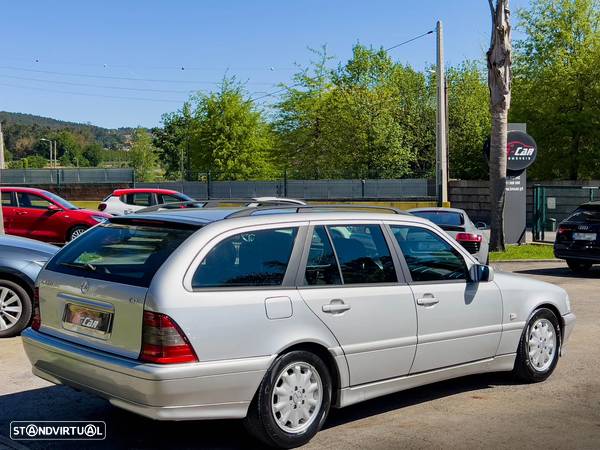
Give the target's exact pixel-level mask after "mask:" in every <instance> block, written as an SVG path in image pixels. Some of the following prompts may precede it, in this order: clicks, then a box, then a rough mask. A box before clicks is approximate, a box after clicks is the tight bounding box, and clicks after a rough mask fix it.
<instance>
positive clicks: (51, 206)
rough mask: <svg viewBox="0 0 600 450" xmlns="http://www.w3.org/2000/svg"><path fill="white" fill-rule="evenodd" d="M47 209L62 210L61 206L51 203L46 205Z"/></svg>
mask: <svg viewBox="0 0 600 450" xmlns="http://www.w3.org/2000/svg"><path fill="white" fill-rule="evenodd" d="M48 211H52V212H58V211H62V208H59V207H58V206H56V205H54V204H52V205H48Z"/></svg>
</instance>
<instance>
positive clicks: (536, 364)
mask: <svg viewBox="0 0 600 450" xmlns="http://www.w3.org/2000/svg"><path fill="white" fill-rule="evenodd" d="M556 342H557V339H556V330H555V329H554V325H552V322H550V321H549V320H548V319H538V320H536V321H535V322H534V323H533V325H532V326H531V328H530V329H529V339H528V346H529V362H530V363H531V366H532V367H533V368H534V370H536V371H537V372H545V371H546V370H548V368H549V367H550V366H551V365H552V361H553V360H554V354H555V352H556Z"/></svg>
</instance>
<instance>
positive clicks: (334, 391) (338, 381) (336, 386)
mask: <svg viewBox="0 0 600 450" xmlns="http://www.w3.org/2000/svg"><path fill="white" fill-rule="evenodd" d="M293 351H306V352H309V353H313V354H315V355H317V356H318V357H319V358H321V359H322V360H323V362H324V363H325V365H326V366H327V369H328V370H329V374H330V376H331V384H332V386H331V405H332V406H335V405H338V404H339V403H338V401H339V396H340V392H341V388H342V378H341V377H342V374H341V372H340V368H339V366H338V363H337V362H336V360H335V358H334V356H333V354H332V353H331V352H330V351H329V350H328V349H327V347H325V346H324V345H322V344H319V343H317V342H309V341H307V342H299V343H295V344H292V345H290V346H288V347H285V348H284V349H282V350H281V351H280V352H279V353H278V356H279V355H285V354H286V353H290V352H293Z"/></svg>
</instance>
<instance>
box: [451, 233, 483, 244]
mask: <svg viewBox="0 0 600 450" xmlns="http://www.w3.org/2000/svg"><path fill="white" fill-rule="evenodd" d="M481 239H482V237H481V235H480V234H475V233H457V234H456V240H457V241H459V242H481Z"/></svg>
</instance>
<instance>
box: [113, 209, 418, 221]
mask: <svg viewBox="0 0 600 450" xmlns="http://www.w3.org/2000/svg"><path fill="white" fill-rule="evenodd" d="M351 207H352V205H349V208H351ZM323 208H324V209H325V208H326V206H323ZM248 209H249V208H197V209H196V208H189V209H188V208H186V209H183V208H182V209H176V210H160V211H153V212H148V213H141V214H135V215H133V214H132V215H127V216H119V217H118V218H116V221H118V222H119V223H123V222H127V221H137V220H140V221H143V220H156V221H166V222H173V223H182V224H188V225H198V226H203V225H208V224H210V223H213V222H220V221H225V219H226V220H227V222H230V221H231V223H232V226H234V225H233V224H234V223H235V224H236V225H235V226H238V225H240V224H241V223H242V222H244V223H246V222H247V223H248V224H269V223H281V222H290V221H293V222H306V221H319V220H327V221H328V220H349V221H356V220H363V221H379V220H386V221H389V220H391V221H398V220H401V221H408V222H415V223H425V224H429V223H430V222H429V221H428V220H427V219H423V218H421V217H418V216H413V215H412V214H390V213H389V212H383V213H382V212H362V211H321V212H314V211H310V210H307V211H306V212H296V209H295V208H287V209H286V207H285V206H282V207H273V208H270V209H267V210H261V209H260V208H252V212H253V213H255V214H251V215H243V216H238V217H231V218H228V216H230V215H231V214H233V213H237V212H241V211H246V210H248ZM234 221H235V222H234Z"/></svg>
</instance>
